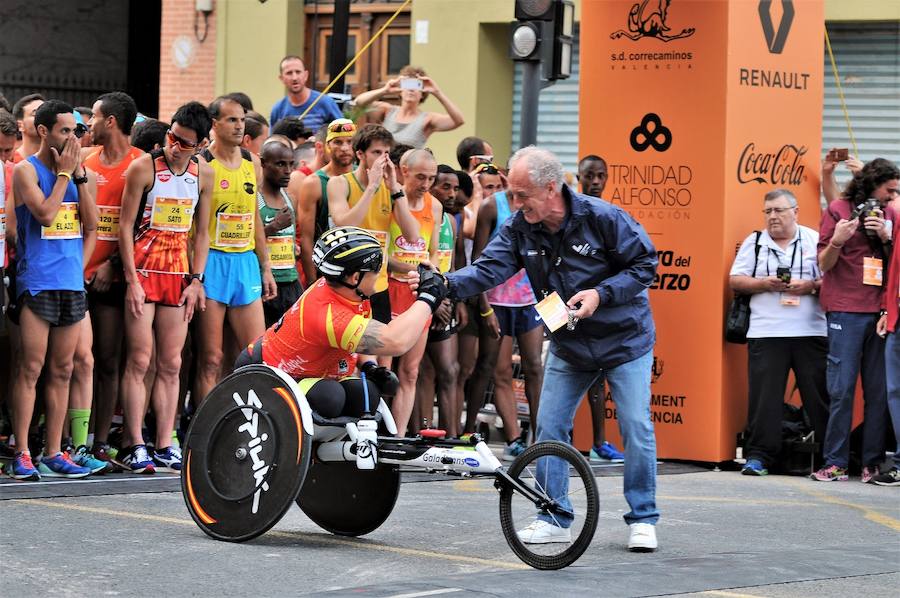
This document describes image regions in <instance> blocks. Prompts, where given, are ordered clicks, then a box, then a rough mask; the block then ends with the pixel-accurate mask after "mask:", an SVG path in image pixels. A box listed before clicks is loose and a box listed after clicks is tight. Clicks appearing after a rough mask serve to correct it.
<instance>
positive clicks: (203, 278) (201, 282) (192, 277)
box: [188, 272, 206, 284]
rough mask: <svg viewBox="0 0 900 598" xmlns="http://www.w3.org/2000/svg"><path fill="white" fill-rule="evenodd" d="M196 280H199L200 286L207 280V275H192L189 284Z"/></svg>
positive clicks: (189, 277)
mask: <svg viewBox="0 0 900 598" xmlns="http://www.w3.org/2000/svg"><path fill="white" fill-rule="evenodd" d="M195 280H199V281H200V284H203V282H204V281H205V280H206V275H205V274H203V273H202V272H201V273H200V274H191V275H190V276H188V284H190V283H192V282H194V281H195Z"/></svg>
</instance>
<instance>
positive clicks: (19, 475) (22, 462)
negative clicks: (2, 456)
mask: <svg viewBox="0 0 900 598" xmlns="http://www.w3.org/2000/svg"><path fill="white" fill-rule="evenodd" d="M6 475H8V476H9V477H11V478H13V479H14V480H28V481H31V482H37V481H38V480H40V479H41V474H40V473H39V472H38V470H37V468H35V466H34V463H32V462H31V455H30V454H28V453H16V458H15V459H13V461H12V463H10V464H9V465H7V467H6Z"/></svg>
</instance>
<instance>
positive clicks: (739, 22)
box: [575, 0, 824, 461]
mask: <svg viewBox="0 0 900 598" xmlns="http://www.w3.org/2000/svg"><path fill="white" fill-rule="evenodd" d="M823 35H824V8H823V3H822V2H821V1H820V0H794V1H791V0H775V1H771V0H730V1H729V0H645V1H642V2H635V1H634V0H604V1H603V2H593V1H586V2H584V3H583V4H582V21H581V91H580V119H581V123H580V124H581V126H580V130H581V138H580V145H579V150H580V151H579V154H580V155H582V156H584V155H587V154H597V155H599V156H602V157H603V158H604V159H605V160H606V162H607V165H608V172H609V178H608V182H607V185H606V189H605V191H604V194H603V198H604V199H605V200H606V201H609V202H612V203H614V204H616V205H619V206H621V207H622V208H623V209H625V210H626V211H628V212H629V213H630V214H631V215H632V216H633V217H634V218H635V219H636V220H638V221H639V222H640V223H641V224H642V225H643V226H644V227H645V229H646V230H647V232H648V233H649V235H650V238H651V239H652V240H653V243H654V244H655V246H656V248H657V251H658V254H659V268H658V274H657V277H656V279H655V281H654V283H653V285H652V287H651V290H650V300H651V305H652V308H653V314H654V318H655V321H656V326H657V345H656V348H655V351H654V355H655V359H654V364H653V374H652V397H651V415H652V419H653V422H654V424H655V426H656V435H657V447H658V454H659V456H660V457H663V458H672V459H690V460H701V461H723V460H727V459H732V458H734V454H735V444H736V436H737V434H738V433H739V432H740V431H741V429H742V428H743V425H744V422H745V420H746V409H747V407H746V405H747V403H746V394H747V390H746V351H745V350H744V349H743V347H739V346H728V347H726V344H725V342H724V337H723V321H724V311H725V307H726V305H727V301H728V300H730V293H729V292H728V291H727V280H728V271H729V269H730V267H731V263H732V261H733V259H734V256H735V253H736V249H737V247H738V246H739V245H740V243H741V241H743V239H744V238H745V237H746V236H747V235H748V234H750V233H751V231H753V230H754V229H760V228H762V227H764V226H765V221H764V218H763V214H762V202H763V196H764V195H765V193H766V192H767V191H770V190H771V189H774V188H777V187H785V188H788V189H790V190H791V191H793V192H794V193H795V195H797V197H798V199H799V201H800V205H801V209H800V219H801V222H802V223H803V224H805V225H807V226H812V227H814V228H817V225H818V219H819V206H818V187H819V176H818V172H819V164H818V156H819V154H820V139H821V120H822V93H823V91H822V89H823V88H822V76H823V59H822V57H823ZM606 405H607V409H606V413H607V416H608V418H607V425H606V430H607V436H608V438H609V439H610V440H615V441H618V440H619V439H618V428H617V424H616V422H615V405H614V403H613V402H611V401H609V400H607V402H606ZM583 410H584V411H586V410H587V408H586V406H583ZM575 442H576V445H578V446H579V447H580V448H585V447H586V446H588V445H589V443H590V418H589V416H588V414H587V413H580V414H579V417H578V419H577V423H576V436H575Z"/></svg>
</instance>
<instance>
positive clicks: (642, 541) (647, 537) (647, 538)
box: [628, 523, 657, 552]
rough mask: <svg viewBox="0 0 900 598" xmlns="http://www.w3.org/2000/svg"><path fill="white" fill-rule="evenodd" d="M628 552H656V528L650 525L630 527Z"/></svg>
mask: <svg viewBox="0 0 900 598" xmlns="http://www.w3.org/2000/svg"><path fill="white" fill-rule="evenodd" d="M628 528H629V530H630V531H629V534H628V550H630V551H631V552H653V551H654V550H656V547H657V542H656V526H655V525H651V524H649V523H632V524H631V525H629V526H628Z"/></svg>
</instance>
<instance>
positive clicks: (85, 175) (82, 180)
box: [72, 172, 88, 185]
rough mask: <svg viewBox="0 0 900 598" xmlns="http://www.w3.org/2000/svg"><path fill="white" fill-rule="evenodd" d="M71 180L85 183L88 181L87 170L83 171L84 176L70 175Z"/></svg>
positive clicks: (79, 183) (77, 183)
mask: <svg viewBox="0 0 900 598" xmlns="http://www.w3.org/2000/svg"><path fill="white" fill-rule="evenodd" d="M72 182H73V183H75V184H76V185H86V184H87V182H88V177H87V172H85V173H84V176H75V177H72Z"/></svg>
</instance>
